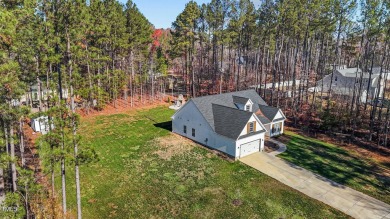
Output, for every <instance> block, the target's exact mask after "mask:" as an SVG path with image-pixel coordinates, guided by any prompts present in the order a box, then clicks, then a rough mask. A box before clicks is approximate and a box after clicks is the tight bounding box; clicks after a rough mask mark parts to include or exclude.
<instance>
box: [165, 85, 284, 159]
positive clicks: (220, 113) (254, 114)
mask: <svg viewBox="0 0 390 219" xmlns="http://www.w3.org/2000/svg"><path fill="white" fill-rule="evenodd" d="M285 119H286V117H285V116H284V115H283V113H282V111H281V110H280V109H278V108H275V107H271V106H268V105H267V104H266V103H265V102H264V100H263V99H262V98H261V97H260V96H259V95H258V94H257V93H256V91H255V90H245V91H238V92H232V93H225V94H218V95H210V96H204V97H197V98H192V99H190V100H189V101H188V102H187V103H186V104H185V105H184V106H183V107H181V108H180V109H179V110H178V111H177V112H176V113H175V114H174V115H173V116H172V131H173V132H175V133H177V134H179V135H182V136H185V137H187V138H190V139H192V140H194V141H196V142H199V143H200V144H203V145H205V146H207V147H210V148H213V149H216V150H218V151H221V152H224V153H226V154H228V155H229V156H231V157H234V158H241V157H244V156H246V155H249V154H252V153H254V152H256V151H262V150H263V149H264V138H265V135H267V136H275V135H280V134H282V133H283V128H284V120H285Z"/></svg>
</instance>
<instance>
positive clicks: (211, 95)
mask: <svg viewBox="0 0 390 219" xmlns="http://www.w3.org/2000/svg"><path fill="white" fill-rule="evenodd" d="M252 90H253V91H255V89H253V88H250V89H247V90H240V91H233V92H227V93H221V94H210V95H205V96H200V97H193V98H191V99H200V98H205V97H213V96H218V95H225V94H231V95H232V96H235V95H233V94H234V93H239V92H244V91H252ZM237 97H240V96H237ZM244 98H245V97H244ZM248 99H250V98H248Z"/></svg>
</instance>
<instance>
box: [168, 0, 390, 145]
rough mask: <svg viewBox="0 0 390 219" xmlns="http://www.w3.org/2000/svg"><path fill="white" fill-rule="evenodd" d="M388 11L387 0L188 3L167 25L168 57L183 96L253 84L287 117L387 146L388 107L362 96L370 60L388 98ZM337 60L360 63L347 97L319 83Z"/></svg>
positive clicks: (333, 70) (312, 127)
mask: <svg viewBox="0 0 390 219" xmlns="http://www.w3.org/2000/svg"><path fill="white" fill-rule="evenodd" d="M389 9H390V3H389V1H384V0H375V1H371V0H370V1H369V0H325V1H322V0H321V1H317V0H311V1H301V0H289V1H281V0H264V1H261V3H260V5H259V6H255V5H254V3H253V2H251V1H250V0H212V1H211V2H210V3H208V4H202V5H198V4H197V3H196V2H195V1H190V2H189V3H188V4H187V5H186V7H185V9H184V11H183V12H182V13H180V14H179V15H178V16H177V18H176V21H175V22H174V23H173V24H172V40H171V50H170V58H171V59H172V65H173V66H175V67H176V69H178V74H181V75H182V76H183V78H184V80H185V81H186V83H185V84H186V87H185V88H186V91H187V94H188V95H189V96H192V97H196V96H202V95H208V94H216V93H222V92H229V91H236V90H242V89H248V88H256V89H257V91H258V93H259V94H260V95H261V96H262V97H263V98H264V99H265V100H266V101H267V102H268V103H269V105H272V106H275V107H280V108H282V109H283V110H284V112H285V114H286V116H287V117H289V118H290V119H291V121H292V125H295V126H299V127H302V128H304V129H307V130H309V131H312V132H317V131H324V132H335V133H342V134H345V135H347V136H348V138H349V139H350V140H351V139H352V140H354V139H355V140H357V139H364V140H367V141H371V142H375V143H376V144H377V145H382V146H383V145H384V146H387V145H388V141H387V139H388V130H389V107H388V105H387V107H386V105H384V104H382V105H380V104H369V103H377V102H378V100H381V98H383V97H380V96H379V95H371V96H367V101H361V98H360V97H361V96H362V95H363V91H364V90H365V89H366V90H369V89H370V87H369V84H370V83H371V82H372V80H373V78H372V77H371V73H372V72H373V69H374V68H375V67H376V68H379V69H380V79H379V80H380V81H381V82H382V83H383V82H384V83H383V84H385V87H384V90H385V91H384V97H388V96H389V91H388V90H389V87H388V85H387V83H386V82H387V75H386V74H385V72H389V69H390V59H389V37H390V32H389V31H390V16H389ZM343 65H346V66H348V67H355V68H360V69H362V70H363V71H362V72H359V73H358V74H356V76H355V79H354V80H355V81H356V85H355V86H354V87H353V89H352V90H353V95H350V96H345V95H338V94H336V93H335V92H333V91H332V87H333V86H332V82H331V84H330V89H324V85H323V82H321V79H323V78H324V77H325V76H328V75H329V77H330V78H331V79H332V80H331V81H334V80H337V79H336V78H335V77H334V74H335V73H336V71H337V70H338V67H339V66H343ZM363 72H366V73H369V75H370V76H369V78H368V83H367V84H365V83H363V80H361V79H362V78H363ZM318 82H320V83H319V84H317V83H318ZM281 84H285V86H280V85H281ZM378 84H381V83H380V82H379V83H378ZM259 85H262V86H259ZM265 85H267V86H268V87H267V88H266V86H265ZM313 87H317V88H320V89H314V90H313V89H310V88H313ZM371 89H372V88H371ZM379 89H380V88H379ZM382 89H383V87H382ZM378 94H379V92H378Z"/></svg>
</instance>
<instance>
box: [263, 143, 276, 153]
mask: <svg viewBox="0 0 390 219" xmlns="http://www.w3.org/2000/svg"><path fill="white" fill-rule="evenodd" d="M278 149H279V146H278V145H277V144H275V143H273V142H270V141H264V151H265V152H267V153H270V152H272V151H276V150H278Z"/></svg>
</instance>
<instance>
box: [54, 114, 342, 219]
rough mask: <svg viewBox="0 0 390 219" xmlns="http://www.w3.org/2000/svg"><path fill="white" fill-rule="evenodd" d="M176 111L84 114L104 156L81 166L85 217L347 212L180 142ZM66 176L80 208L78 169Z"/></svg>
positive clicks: (86, 134)
mask: <svg viewBox="0 0 390 219" xmlns="http://www.w3.org/2000/svg"><path fill="white" fill-rule="evenodd" d="M172 114H173V111H170V110H167V109H166V108H165V107H164V108H162V107H159V108H155V109H151V110H144V111H140V112H138V113H134V114H117V115H110V116H99V117H95V119H82V121H81V130H82V131H81V135H82V136H83V138H82V144H89V145H92V146H93V147H94V148H95V149H96V151H97V152H98V154H99V158H100V161H99V162H97V163H95V164H92V165H90V166H88V167H86V166H83V167H82V168H81V185H82V190H81V192H82V205H83V215H84V218H267V219H268V218H347V217H348V216H346V215H344V214H343V213H341V212H339V211H337V210H335V209H333V208H331V207H329V206H327V205H325V204H322V203H321V202H318V201H316V200H314V199H311V198H309V197H307V196H305V195H303V194H301V193H299V192H297V191H295V190H293V189H291V188H289V187H287V186H285V185H283V184H281V183H279V182H278V181H275V180H273V179H272V178H270V177H268V176H266V175H264V174H261V173H260V172H258V171H256V170H254V169H252V168H250V167H248V166H245V165H244V164H242V163H240V162H238V161H237V162H229V161H226V160H223V159H222V158H219V157H218V156H216V155H214V154H212V153H210V152H208V151H207V150H205V149H204V148H202V147H200V146H196V145H195V146H194V145H191V143H188V142H187V141H183V140H181V141H179V142H175V141H174V139H179V138H178V137H177V136H175V135H172V134H171V133H170V131H168V130H167V129H168V128H169V123H166V122H168V121H169V120H170V116H171V115H172ZM157 123H161V124H158V125H155V124H157ZM164 128H167V129H164ZM164 139H165V140H164ZM183 142H186V143H183ZM67 173H68V177H69V178H68V181H67V182H68V185H69V188H68V191H67V192H68V201H69V203H68V207H69V208H70V210H71V211H73V212H75V195H74V194H75V193H74V190H75V188H74V183H73V182H74V180H73V178H72V177H73V176H72V174H73V169H70V168H69V169H68V172H67ZM58 182H59V181H58ZM57 188H59V184H58V186H57ZM58 194H61V193H60V190H58ZM59 198H60V197H59Z"/></svg>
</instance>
